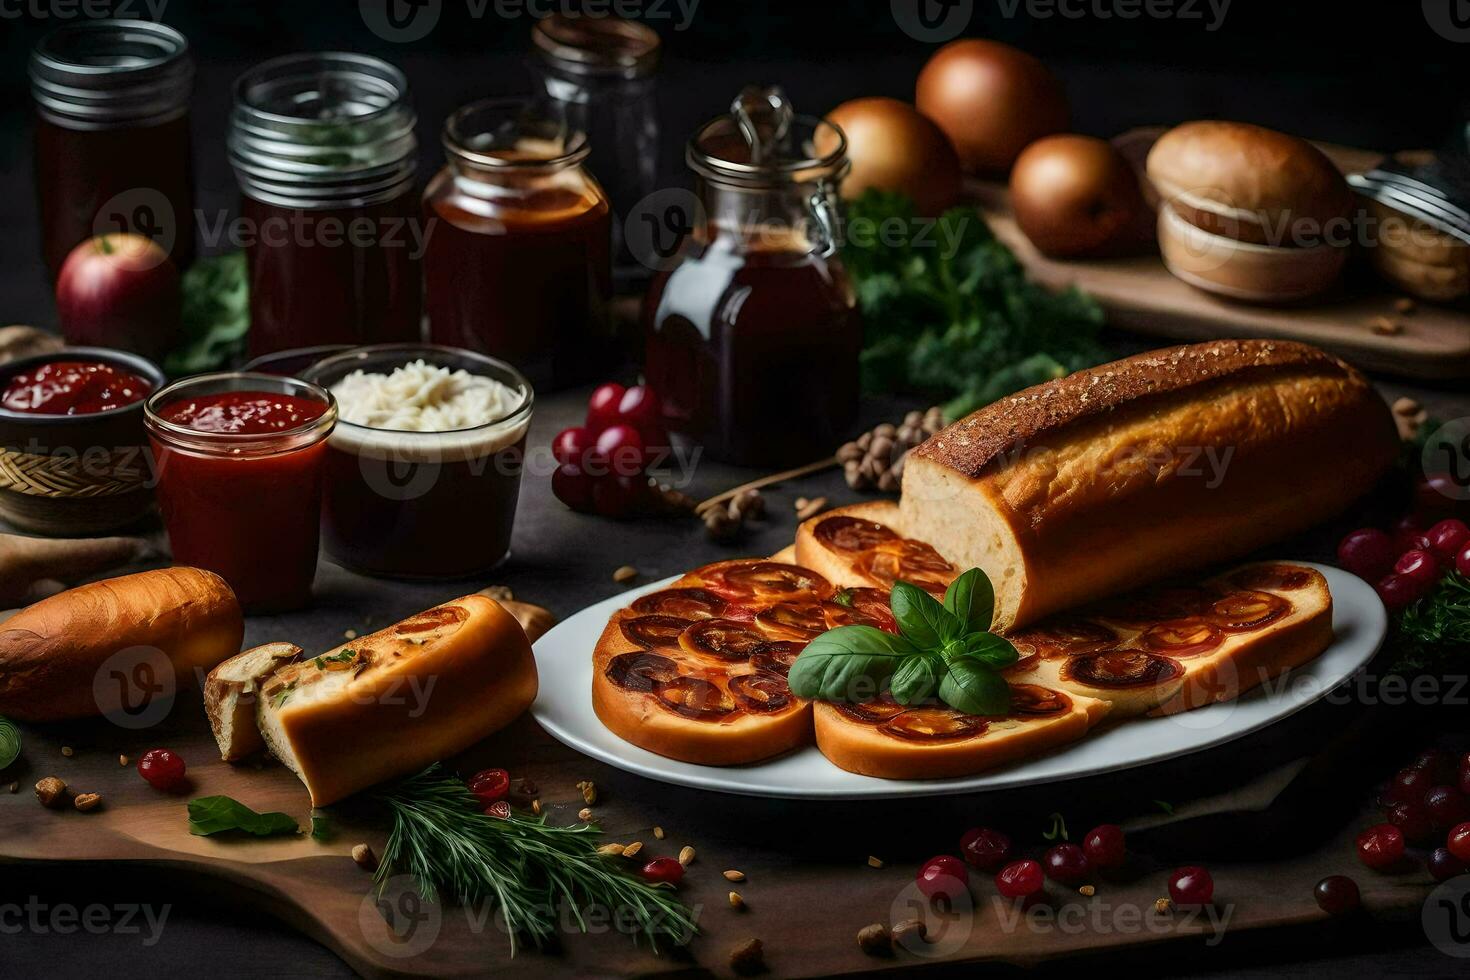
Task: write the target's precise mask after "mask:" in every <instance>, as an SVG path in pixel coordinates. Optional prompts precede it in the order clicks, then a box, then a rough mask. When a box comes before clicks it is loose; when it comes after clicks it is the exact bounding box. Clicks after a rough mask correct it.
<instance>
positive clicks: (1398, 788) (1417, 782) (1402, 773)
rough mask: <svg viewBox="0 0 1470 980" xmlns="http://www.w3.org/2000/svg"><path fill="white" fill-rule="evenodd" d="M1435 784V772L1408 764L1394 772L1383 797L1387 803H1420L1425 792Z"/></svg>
mask: <svg viewBox="0 0 1470 980" xmlns="http://www.w3.org/2000/svg"><path fill="white" fill-rule="evenodd" d="M1433 785H1434V774H1433V773H1431V772H1428V771H1426V770H1424V769H1416V768H1414V767H1413V766H1406V767H1404V768H1403V769H1400V770H1399V771H1398V772H1397V773H1395V774H1394V777H1393V781H1392V782H1390V783H1389V784H1388V789H1387V790H1386V791H1385V792H1384V794H1383V799H1384V802H1386V803H1400V802H1413V803H1418V802H1420V801H1421V800H1423V799H1424V794H1425V793H1427V792H1429V787H1431V786H1433Z"/></svg>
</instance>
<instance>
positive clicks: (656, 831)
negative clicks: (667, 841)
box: [653, 827, 664, 840]
mask: <svg viewBox="0 0 1470 980" xmlns="http://www.w3.org/2000/svg"><path fill="white" fill-rule="evenodd" d="M653 836H655V837H657V838H658V839H659V840H663V839H664V829H663V828H662V827H655V828H653Z"/></svg>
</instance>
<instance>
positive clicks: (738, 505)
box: [730, 489, 766, 520]
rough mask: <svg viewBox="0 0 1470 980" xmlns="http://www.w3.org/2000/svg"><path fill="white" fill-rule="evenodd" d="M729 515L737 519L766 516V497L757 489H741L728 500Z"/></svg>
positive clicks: (757, 518)
mask: <svg viewBox="0 0 1470 980" xmlns="http://www.w3.org/2000/svg"><path fill="white" fill-rule="evenodd" d="M730 516H731V517H734V518H736V519H738V520H745V519H747V518H749V519H752V520H760V519H761V518H762V517H765V516H766V498H765V497H762V496H761V492H760V491H759V490H754V489H752V490H742V491H740V492H739V493H737V494H736V495H735V496H734V497H733V498H731V500H730Z"/></svg>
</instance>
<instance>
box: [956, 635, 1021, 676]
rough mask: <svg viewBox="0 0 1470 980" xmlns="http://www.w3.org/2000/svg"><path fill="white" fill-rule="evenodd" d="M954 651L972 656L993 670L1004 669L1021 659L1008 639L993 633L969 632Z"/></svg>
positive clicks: (961, 654)
mask: <svg viewBox="0 0 1470 980" xmlns="http://www.w3.org/2000/svg"><path fill="white" fill-rule="evenodd" d="M956 653H957V654H958V655H960V656H965V657H974V658H975V659H976V660H979V661H980V662H981V663H983V664H985V666H987V667H990V668H992V669H993V670H1004V669H1006V668H1007V667H1009V666H1011V665H1012V664H1014V663H1015V662H1016V661H1017V660H1019V659H1021V655H1020V654H1018V653H1017V652H1016V648H1015V647H1014V646H1012V645H1011V641H1010V640H1007V639H1006V638H1005V637H1003V636H997V635H996V634H994V633H971V634H970V635H969V636H967V637H965V638H964V639H963V640H961V641H960V643H959V649H958V650H957V651H956Z"/></svg>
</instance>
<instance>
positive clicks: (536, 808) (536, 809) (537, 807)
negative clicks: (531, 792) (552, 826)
mask: <svg viewBox="0 0 1470 980" xmlns="http://www.w3.org/2000/svg"><path fill="white" fill-rule="evenodd" d="M531 812H532V813H533V814H535V815H536V816H538V817H539V816H541V801H540V800H532V801H531Z"/></svg>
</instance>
